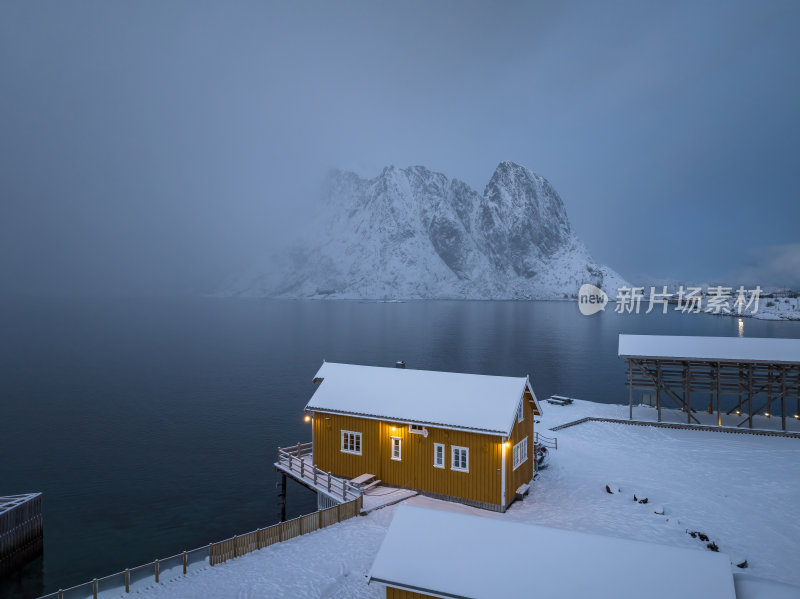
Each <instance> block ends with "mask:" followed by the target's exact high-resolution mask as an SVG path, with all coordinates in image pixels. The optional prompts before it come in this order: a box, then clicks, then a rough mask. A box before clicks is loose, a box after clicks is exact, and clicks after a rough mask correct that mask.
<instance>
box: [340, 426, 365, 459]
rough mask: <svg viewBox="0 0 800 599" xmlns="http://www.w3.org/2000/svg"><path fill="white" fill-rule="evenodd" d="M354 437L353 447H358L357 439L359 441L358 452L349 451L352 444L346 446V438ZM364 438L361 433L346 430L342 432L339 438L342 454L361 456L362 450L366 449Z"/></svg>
mask: <svg viewBox="0 0 800 599" xmlns="http://www.w3.org/2000/svg"><path fill="white" fill-rule="evenodd" d="M346 435H352V436H353V447H355V446H356V442H355V441H356V439H358V444H357V445H358V451H356V450H353V449H349V446H350V443H347V444H345V442H344V441H345V436H346ZM363 441H364V440H363V438H362V435H361V433H359V432H357V431H346V430H344V429H342V430H341V436H340V437H339V449H340V450H341V452H342V453H349V454H351V455H361V450H362V449H363V447H364V444H363Z"/></svg>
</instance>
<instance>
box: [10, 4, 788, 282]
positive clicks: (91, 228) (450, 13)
mask: <svg viewBox="0 0 800 599" xmlns="http://www.w3.org/2000/svg"><path fill="white" fill-rule="evenodd" d="M798 30H800V3H798V2H792V1H790V2H772V1H766V2H756V1H753V2H744V3H743V2H708V3H703V2H686V3H683V2H661V3H651V2H641V1H634V2H585V3H584V2H563V3H562V2H555V3H554V2H542V3H535V2H524V3H523V2H520V3H497V2H492V3H489V2H484V3H466V2H438V3H437V2H419V3H413V2H394V3H391V4H390V3H380V2H364V3H356V2H344V3H341V2H340V3H332V2H320V3H306V2H282V3H268V2H253V3H249V2H214V3H207V2H198V1H193V2H185V3H184V2H177V1H170V2H163V1H151V2H147V1H140V2H126V3H123V2H106V1H102V2H78V1H58V2H23V1H20V2H10V1H8V0H0V201H1V202H2V204H0V277H1V278H0V285H2V289H1V290H0V292H6V293H26V294H30V293H34V294H42V293H44V294H50V293H96V292H105V293H115V294H148V293H171V292H183V291H187V290H192V289H201V288H204V287H206V288H207V287H208V286H210V285H212V284H213V283H214V281H216V280H219V279H220V278H223V277H225V276H226V275H228V274H230V273H231V272H233V271H236V270H238V269H241V268H243V267H245V266H246V265H247V263H248V262H249V261H250V260H252V259H255V258H258V257H259V256H263V255H264V254H265V253H266V252H267V251H268V250H269V248H270V247H271V245H273V244H275V243H278V242H283V241H284V239H285V237H286V236H287V235H289V234H290V232H291V231H295V230H297V228H298V227H302V226H303V222H304V216H305V214H306V211H307V209H308V207H309V206H310V205H311V203H312V202H313V201H314V200H315V198H317V197H318V195H319V186H320V182H321V179H322V177H323V176H324V175H325V173H326V172H327V171H328V169H330V168H331V167H341V168H350V169H354V170H356V171H358V172H359V173H361V174H363V175H369V176H374V175H376V174H377V173H378V172H379V171H380V169H381V167H383V166H384V165H387V164H395V165H398V166H408V165H415V164H423V165H425V166H427V167H429V168H431V169H434V170H438V171H441V172H444V173H445V174H447V175H448V176H450V177H457V178H459V179H462V180H464V181H466V182H467V183H469V184H471V185H472V186H473V187H475V188H476V189H478V190H479V191H482V190H483V188H484V186H485V185H486V183H487V182H488V180H489V178H490V176H491V174H492V171H493V170H494V168H495V167H496V165H497V163H498V162H499V161H501V160H513V161H516V162H518V163H520V164H523V165H525V166H527V167H529V168H531V169H532V170H534V171H536V172H538V173H540V174H541V175H543V176H545V177H547V178H548V179H549V180H550V181H551V183H552V184H553V185H554V186H555V188H556V189H557V190H558V191H559V193H560V194H561V196H562V198H563V199H564V201H565V203H566V206H567V211H568V213H569V215H570V218H571V220H572V223H573V226H574V228H575V229H576V231H577V232H578V234H579V236H580V237H581V238H582V239H583V240H584V242H585V243H586V245H587V246H588V247H589V249H590V250H591V252H592V253H593V254H594V256H595V258H596V259H598V260H599V261H601V262H604V263H607V264H609V265H610V266H612V267H613V268H615V269H617V270H618V271H619V272H621V273H622V274H623V275H625V276H628V277H629V278H634V277H638V276H640V275H648V276H652V277H659V278H673V279H680V280H692V281H698V282H717V283H728V282H730V283H735V282H736V280H735V279H737V278H749V279H751V280H754V281H759V282H762V283H773V284H774V283H777V284H793V285H798V286H800V226H798V223H800V143H799V140H800V109H799V108H798V107H800V64H798V63H800V36H798V35H797V32H798ZM767 279H769V280H767Z"/></svg>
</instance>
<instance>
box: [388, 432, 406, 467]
mask: <svg viewBox="0 0 800 599" xmlns="http://www.w3.org/2000/svg"><path fill="white" fill-rule="evenodd" d="M390 438H391V440H392V441H391V445H390V449H391V451H390V452H389V457H390V458H392V459H393V460H394V461H395V462H402V461H403V438H402V437H390ZM395 441H397V457H395V456H394V442H395Z"/></svg>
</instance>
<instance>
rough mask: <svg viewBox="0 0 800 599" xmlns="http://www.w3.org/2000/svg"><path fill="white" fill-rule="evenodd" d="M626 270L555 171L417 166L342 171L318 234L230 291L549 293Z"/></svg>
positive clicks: (569, 291) (227, 290)
mask: <svg viewBox="0 0 800 599" xmlns="http://www.w3.org/2000/svg"><path fill="white" fill-rule="evenodd" d="M583 283H593V284H595V285H597V286H598V287H602V288H604V289H606V291H607V292H609V293H615V292H616V289H617V287H618V286H620V285H622V284H624V280H623V279H622V278H621V277H620V276H619V275H618V274H617V273H615V272H614V271H613V270H611V269H610V268H608V267H606V266H602V265H600V264H597V263H596V262H594V260H593V259H592V258H591V256H590V255H589V253H588V251H587V250H586V248H585V247H584V245H583V244H582V243H581V242H580V240H578V238H577V237H576V236H575V234H574V233H573V232H572V229H571V227H570V223H569V218H568V217H567V212H566V209H565V208H564V203H563V202H562V200H561V198H560V197H559V195H558V193H557V192H556V191H555V189H553V187H552V186H551V185H550V183H549V182H548V181H547V180H546V179H545V178H544V177H541V176H539V175H537V174H535V173H533V172H531V171H530V170H528V169H527V168H524V167H522V166H519V165H517V164H514V163H513V162H502V163H500V165H498V167H497V169H496V170H495V172H494V174H493V175H492V178H491V180H490V181H489V184H488V185H487V186H486V189H485V190H484V192H483V195H481V194H479V193H478V192H476V191H475V190H473V189H472V188H470V187H469V186H468V185H467V184H465V183H463V182H462V181H459V180H457V179H448V178H447V177H446V176H445V175H443V174H441V173H435V172H432V171H429V170H428V169H426V168H424V167H421V166H415V167H409V168H406V169H398V168H395V167H386V168H384V169H383V171H382V172H381V173H380V175H378V176H377V177H375V178H374V179H369V180H368V179H362V178H361V177H359V176H358V175H356V174H354V173H348V172H341V171H337V172H334V173H333V174H332V175H331V176H330V179H329V182H328V195H327V198H326V201H325V203H324V206H323V208H322V209H321V211H320V213H319V214H318V218H317V219H316V222H315V223H314V225H313V226H312V227H310V229H309V234H307V235H305V236H304V239H302V240H299V241H298V244H297V245H296V246H295V247H294V248H292V249H290V250H287V252H286V253H284V254H282V255H280V256H279V257H278V258H277V260H275V259H273V260H271V261H270V262H269V267H267V266H262V267H255V268H253V269H251V270H250V271H249V272H247V273H244V274H243V275H242V276H240V277H237V279H236V280H235V281H233V282H231V283H229V284H227V285H226V286H225V287H224V289H222V290H221V291H220V292H221V294H222V295H238V296H249V297H298V298H299V297H328V298H370V299H412V298H461V299H549V298H562V297H564V296H572V295H575V294H576V293H577V290H578V288H579V287H580V285H581V284H583Z"/></svg>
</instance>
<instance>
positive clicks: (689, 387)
mask: <svg viewBox="0 0 800 599" xmlns="http://www.w3.org/2000/svg"><path fill="white" fill-rule="evenodd" d="M685 368H686V374H685V375H684V377H683V379H684V381H683V384H684V385H685V386H686V424H691V423H692V367H691V366H689V363H688V362H687V363H686V365H685Z"/></svg>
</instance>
